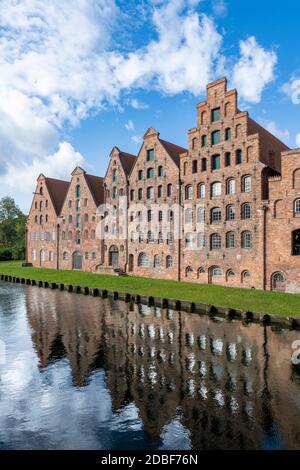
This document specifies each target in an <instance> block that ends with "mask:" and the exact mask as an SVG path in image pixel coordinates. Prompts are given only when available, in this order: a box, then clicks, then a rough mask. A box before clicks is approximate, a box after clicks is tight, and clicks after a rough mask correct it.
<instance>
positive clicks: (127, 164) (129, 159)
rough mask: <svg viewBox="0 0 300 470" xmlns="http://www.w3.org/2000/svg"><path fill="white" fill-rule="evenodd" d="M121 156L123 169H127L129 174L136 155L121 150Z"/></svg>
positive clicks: (126, 171)
mask: <svg viewBox="0 0 300 470" xmlns="http://www.w3.org/2000/svg"><path fill="white" fill-rule="evenodd" d="M119 157H120V161H121V163H122V166H123V169H124V171H125V174H126V175H129V173H130V171H131V168H132V167H133V165H134V162H135V160H136V156H135V155H132V154H131V153H126V152H122V151H121V150H120V152H119Z"/></svg>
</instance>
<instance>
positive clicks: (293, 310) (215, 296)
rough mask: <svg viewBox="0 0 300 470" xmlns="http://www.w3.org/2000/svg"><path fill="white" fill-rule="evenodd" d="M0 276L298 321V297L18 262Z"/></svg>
mask: <svg viewBox="0 0 300 470" xmlns="http://www.w3.org/2000/svg"><path fill="white" fill-rule="evenodd" d="M0 274H7V275H11V276H16V277H24V278H29V279H35V280H39V281H52V282H56V283H62V284H73V285H80V286H82V287H97V288H100V289H107V290H112V291H119V292H129V293H130V294H140V295H151V296H153V297H165V298H175V299H178V300H189V301H193V302H200V303H203V304H209V305H215V306H219V307H231V308H238V309H242V310H249V311H253V312H263V313H270V314H277V315H288V316H299V317H300V294H284V293H280V292H266V291H260V290H253V289H238V288H232V287H222V286H213V285H207V284H192V283H187V282H177V281H165V280H160V279H146V278H142V277H133V276H128V277H126V276H125V277H118V276H110V275H104V274H94V273H86V272H78V271H63V270H61V271H56V270H54V269H40V268H23V267H22V266H21V263H20V262H16V261H13V262H3V261H2V262H0Z"/></svg>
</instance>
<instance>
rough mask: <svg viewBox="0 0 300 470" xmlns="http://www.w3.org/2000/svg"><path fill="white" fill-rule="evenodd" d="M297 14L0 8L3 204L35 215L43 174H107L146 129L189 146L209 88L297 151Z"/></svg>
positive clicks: (216, 8) (80, 4)
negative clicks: (112, 159)
mask: <svg viewBox="0 0 300 470" xmlns="http://www.w3.org/2000/svg"><path fill="white" fill-rule="evenodd" d="M299 14H300V4H299V2H297V1H296V0H287V1H286V2H285V3H284V8H283V6H282V4H281V3H280V2H274V1H271V0H264V1H258V0H252V1H251V2H245V1H240V0H227V1H226V0H202V1H198V0H172V1H171V2H170V1H168V0H144V1H142V0H140V1H133V0H129V1H122V0H115V1H114V0H52V1H51V2H49V1H47V0H22V1H20V2H15V1H12V0H0V56H1V59H2V60H1V62H0V197H1V196H4V195H6V194H9V195H12V196H14V197H15V198H16V200H17V202H18V204H19V205H20V206H21V208H22V209H23V210H24V211H27V210H28V208H29V206H30V201H31V197H32V191H33V190H34V185H35V180H36V178H37V176H38V174H39V173H40V172H43V173H44V174H46V175H47V176H52V177H58V178H68V175H69V174H70V172H71V171H72V169H73V168H74V167H75V166H76V165H81V166H83V167H84V168H85V169H86V170H87V171H88V172H90V173H94V174H97V175H104V173H105V170H106V167H107V163H108V156H109V153H110V150H111V149H112V147H113V146H114V145H117V146H118V147H119V148H121V149H122V150H125V151H128V152H131V153H134V154H137V152H138V150H139V148H140V145H141V139H142V136H143V134H144V133H145V131H146V130H147V128H148V127H150V126H152V127H155V128H156V129H157V130H159V131H160V133H161V136H162V137H163V138H165V139H167V140H170V141H172V142H174V143H177V144H180V145H182V146H186V142H187V130H188V129H189V128H191V127H194V126H195V125H196V104H197V103H198V102H199V101H201V100H202V99H204V98H205V86H206V84H207V82H209V81H212V80H214V79H217V78H219V77H221V76H223V75H226V76H227V77H228V81H229V86H230V87H236V88H237V89H238V92H239V94H240V102H239V104H240V108H241V109H245V110H248V111H249V113H250V114H251V116H252V117H253V118H254V119H256V120H257V121H258V122H260V123H261V124H262V125H264V126H265V127H266V128H268V129H269V130H270V131H272V132H273V133H275V134H276V135H277V136H278V137H279V138H281V139H282V140H283V141H284V142H286V143H287V144H288V145H289V146H290V147H291V148H295V147H297V146H298V147H300V119H299V117H300V114H299V110H300V47H299V45H300V44H299V42H300V40H299V33H298V24H297V21H298V17H299Z"/></svg>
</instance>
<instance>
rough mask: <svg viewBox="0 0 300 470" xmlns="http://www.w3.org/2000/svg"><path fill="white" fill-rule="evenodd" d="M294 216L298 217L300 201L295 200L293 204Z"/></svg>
mask: <svg viewBox="0 0 300 470" xmlns="http://www.w3.org/2000/svg"><path fill="white" fill-rule="evenodd" d="M294 214H295V215H300V199H296V200H295V202H294Z"/></svg>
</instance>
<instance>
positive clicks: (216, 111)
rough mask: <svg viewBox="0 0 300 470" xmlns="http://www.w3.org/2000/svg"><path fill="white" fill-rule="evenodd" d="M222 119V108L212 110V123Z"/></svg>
mask: <svg viewBox="0 0 300 470" xmlns="http://www.w3.org/2000/svg"><path fill="white" fill-rule="evenodd" d="M220 118H221V112H220V108H215V109H212V110H211V122H216V121H219V120H220Z"/></svg>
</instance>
